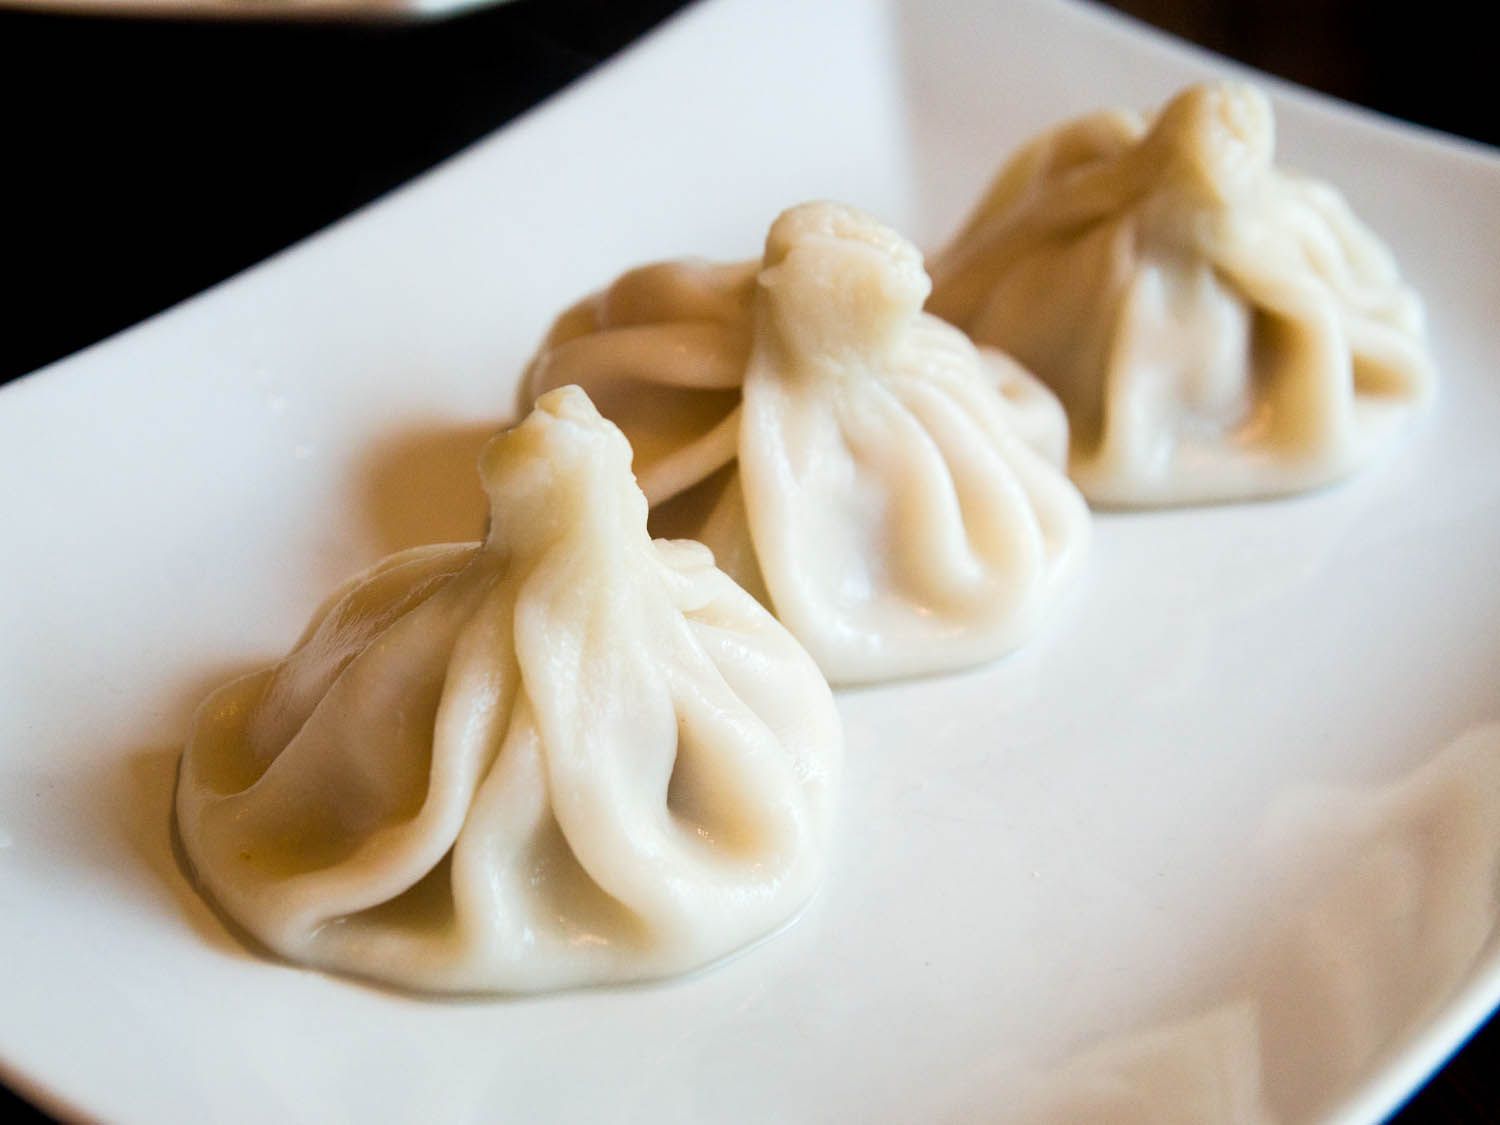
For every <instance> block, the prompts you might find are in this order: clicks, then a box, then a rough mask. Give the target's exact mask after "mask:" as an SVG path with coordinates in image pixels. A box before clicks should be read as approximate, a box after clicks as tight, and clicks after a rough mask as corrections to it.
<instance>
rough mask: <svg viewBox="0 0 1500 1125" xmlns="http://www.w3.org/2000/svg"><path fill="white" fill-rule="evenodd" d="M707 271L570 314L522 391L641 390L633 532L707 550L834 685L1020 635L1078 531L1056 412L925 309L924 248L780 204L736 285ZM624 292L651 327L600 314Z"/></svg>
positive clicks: (657, 275)
mask: <svg viewBox="0 0 1500 1125" xmlns="http://www.w3.org/2000/svg"><path fill="white" fill-rule="evenodd" d="M705 269H706V267H702V266H698V265H690V264H684V265H680V266H675V267H674V266H670V265H668V266H656V267H648V270H647V271H636V272H635V273H633V274H627V275H626V276H625V278H623V279H621V281H620V282H617V283H616V286H615V287H614V288H612V289H611V290H608V291H606V293H605V294H604V295H603V296H601V297H598V298H594V299H593V300H592V303H591V304H586V305H584V306H580V307H579V308H575V309H574V310H573V311H571V312H570V313H568V314H566V315H565V317H564V318H563V320H562V321H561V322H559V326H558V328H557V329H555V330H554V332H553V334H552V336H551V337H550V338H549V341H548V343H547V345H546V346H544V348H543V350H542V352H541V353H540V354H539V356H538V357H537V359H536V361H535V362H534V363H533V365H532V368H531V372H530V375H529V377H528V386H529V388H530V390H531V391H532V392H533V393H539V392H541V391H543V390H545V389H546V388H547V387H549V386H552V385H554V384H556V383H558V382H560V381H562V380H565V379H566V380H570V381H588V380H593V381H592V382H591V383H589V385H590V386H600V385H601V384H609V385H611V386H612V387H615V388H619V396H618V397H617V396H616V395H614V394H611V395H610V396H609V401H611V402H615V401H619V398H626V397H629V396H630V395H633V394H636V393H640V389H641V387H642V385H643V384H645V383H648V382H649V383H650V389H649V391H647V392H646V393H645V395H644V397H643V398H642V399H640V400H639V401H635V402H633V403H632V404H631V405H630V406H629V407H628V408H626V409H625V410H623V411H622V413H621V414H620V415H619V417H618V420H619V421H620V423H621V426H622V428H623V429H624V430H625V433H626V435H627V436H628V437H629V438H630V439H631V442H632V443H633V444H634V445H635V447H636V458H637V461H636V464H637V473H638V475H640V476H641V477H642V480H643V487H644V488H645V491H646V493H647V495H648V496H649V497H650V498H651V500H652V502H653V504H654V505H655V508H654V511H653V514H652V528H653V530H654V531H655V532H656V533H657V534H661V535H680V536H687V537H691V538H694V539H699V540H701V541H702V542H705V543H707V544H708V545H709V546H710V547H711V548H712V549H713V551H714V554H715V557H716V558H717V559H718V561H719V565H720V566H722V567H724V569H726V570H727V571H728V572H729V573H731V574H733V575H734V576H735V577H736V579H737V580H738V581H739V582H740V583H741V584H742V585H743V586H745V588H746V589H748V590H750V591H752V592H753V593H755V594H756V596H758V597H759V598H761V600H762V601H763V602H765V604H767V605H768V606H770V607H772V608H773V609H774V610H775V612H776V614H777V616H778V617H780V618H781V620H782V621H783V622H785V623H786V624H787V626H788V627H790V629H791V630H792V632H793V633H795V634H796V635H797V637H798V639H799V640H800V641H802V643H803V644H804V645H806V646H807V648H808V650H809V651H810V652H811V653H812V654H813V656H814V657H815V658H816V659H817V661H818V664H819V666H820V667H821V668H822V669H823V671H824V672H825V674H827V676H828V677H829V678H830V679H831V680H834V681H837V682H857V681H873V680H884V679H891V678H896V677H901V676H910V675H918V674H923V673H931V672H938V671H943V670H947V669H952V668H958V667H963V666H967V665H971V664H975V663H978V662H980V661H983V660H986V659H989V658H992V657H995V656H999V655H1001V654H1002V653H1004V652H1006V651H1008V650H1010V649H1012V648H1014V647H1015V646H1016V645H1018V644H1020V643H1021V642H1022V641H1023V640H1025V639H1026V637H1027V636H1029V635H1030V634H1031V633H1032V631H1033V630H1034V629H1035V627H1036V624H1037V622H1038V620H1039V619H1040V617H1041V616H1042V614H1043V613H1044V612H1045V610H1046V609H1047V608H1048V607H1049V606H1050V605H1051V604H1052V603H1053V602H1054V600H1055V597H1056V595H1057V594H1058V592H1059V591H1060V590H1061V589H1063V588H1064V587H1065V586H1066V584H1067V580H1068V579H1069V578H1070V577H1071V576H1072V575H1073V574H1075V573H1076V572H1077V570H1078V564H1079V561H1080V558H1081V556H1082V555H1083V554H1084V551H1085V547H1086V542H1087V538H1088V514H1087V510H1086V508H1085V506H1084V503H1083V500H1082V498H1081V497H1080V496H1079V495H1078V493H1077V491H1076V490H1075V489H1074V488H1073V486H1072V485H1071V484H1070V483H1069V482H1068V480H1067V479H1066V477H1065V476H1064V475H1063V474H1062V472H1061V471H1060V469H1059V467H1058V466H1060V465H1061V464H1062V462H1063V459H1064V457H1065V454H1066V448H1067V423H1066V419H1065V417H1064V415H1063V413H1062V410H1061V408H1060V406H1059V405H1058V404H1057V402H1056V399H1055V398H1054V397H1053V396H1052V395H1051V394H1050V393H1049V392H1048V391H1047V390H1046V389H1045V388H1044V387H1042V386H1041V385H1040V384H1039V383H1038V382H1037V381H1036V380H1035V379H1033V378H1032V377H1031V376H1030V375H1029V374H1028V373H1027V372H1025V371H1024V370H1023V369H1022V368H1021V367H1020V366H1019V365H1017V364H1016V363H1014V362H1013V361H1012V360H1010V359H1009V358H1008V357H1006V356H1004V355H1002V354H1001V353H999V352H995V351H991V350H984V349H977V348H975V347H974V345H973V344H971V343H970V342H969V341H968V340H967V339H966V338H965V337H964V335H963V334H962V333H961V332H958V331H957V330H955V329H954V328H952V327H951V326H950V325H948V324H945V323H943V322H942V321H940V320H938V319H937V318H935V317H932V316H928V315H926V314H924V313H923V312H922V302H923V300H924V299H925V297H926V296H927V292H928V287H929V285H928V280H927V275H926V274H925V273H924V272H923V268H922V260H921V256H920V254H919V253H918V252H917V250H916V249H915V247H913V246H912V245H911V244H910V243H908V242H907V241H906V240H904V239H903V238H901V237H900V236H899V235H897V234H896V233H895V232H894V231H891V230H890V229H889V228H887V227H884V226H882V225H881V224H880V223H878V222H877V221H876V220H874V219H873V218H871V217H870V216H868V215H866V214H864V213H862V212H859V211H857V210H855V209H853V208H850V207H845V206H842V205H839V204H832V203H810V204H804V205H802V206H800V207H795V208H793V209H791V210H790V211H787V212H786V213H785V214H783V215H782V216H781V217H780V218H779V219H777V221H776V223H775V225H774V226H773V227H772V229H771V232H770V235H769V237H768V239H767V243H766V252H765V257H764V260H763V261H762V262H760V263H757V264H756V266H755V267H754V268H749V267H717V268H716V270H717V272H713V273H707V272H704V271H705ZM653 271H654V272H653ZM643 278H650V279H652V280H653V283H654V288H653V290H652V293H653V300H652V301H651V302H650V303H649V319H650V322H651V328H650V330H649V333H648V332H644V331H642V330H641V328H640V325H641V322H642V321H643V320H644V319H646V318H645V317H642V316H641V315H639V313H638V312H635V313H633V315H632V316H631V317H630V318H629V319H628V320H626V319H625V318H622V317H619V316H616V315H611V314H609V310H612V309H613V308H615V307H616V306H617V305H623V306H627V307H630V308H632V309H633V310H638V309H639V308H640V307H641V304H642V303H639V302H635V301H625V300H621V299H620V298H619V297H618V296H617V294H619V293H620V292H621V291H622V290H624V291H627V292H630V293H638V292H641V291H642V290H643V288H644V287H643V286H642V284H641V281H642V279H643ZM668 278H669V279H670V282H668V281H667V280H665V279H668ZM705 279H707V280H705ZM709 283H713V284H714V285H716V286H717V287H716V288H711V286H710V284H709ZM710 292H711V293H712V297H711V299H710V298H709V297H706V296H705V294H706V293H710ZM580 309H586V310H590V311H588V312H587V313H586V314H582V313H580ZM584 315H586V316H587V317H588V320H587V322H586V323H585V321H584V319H583V317H584ZM580 327H581V331H579V330H578V329H580ZM643 347H649V350H643ZM695 404H696V405H697V406H701V408H702V409H701V411H699V412H697V413H695ZM684 417H688V418H693V419H695V423H694V425H692V426H684V425H682V423H681V419H683V418H684ZM705 435H709V436H705ZM664 465H671V466H673V469H672V471H670V472H668V471H664V470H663V468H662V466H664Z"/></svg>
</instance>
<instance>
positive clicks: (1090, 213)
mask: <svg viewBox="0 0 1500 1125" xmlns="http://www.w3.org/2000/svg"><path fill="white" fill-rule="evenodd" d="M1273 148H1274V123H1273V120H1272V115H1271V107H1270V104H1269V102H1268V101H1267V100H1266V98H1265V97H1264V96H1263V95H1262V94H1261V93H1260V92H1259V91H1257V90H1255V89H1253V88H1252V87H1249V86H1245V85H1241V84H1236V83H1218V84H1212V85H1203V86H1194V87H1192V88H1190V89H1188V90H1186V91H1184V92H1182V93H1181V94H1179V95H1178V96H1177V97H1176V98H1174V99H1173V100H1172V101H1171V102H1169V103H1168V104H1167V105H1166V106H1165V107H1164V108H1163V109H1162V110H1161V111H1160V112H1158V113H1157V114H1156V115H1155V116H1154V117H1145V116H1142V115H1139V114H1134V113H1125V112H1103V113H1097V114H1094V115H1092V116H1088V117H1084V118H1082V119H1080V120H1077V121H1074V122H1072V123H1070V124H1067V125H1064V126H1062V127H1061V128H1059V129H1056V130H1054V131H1052V132H1050V133H1047V134H1045V135H1043V136H1042V137H1040V138H1038V139H1037V140H1035V141H1033V142H1031V143H1030V144H1029V145H1027V146H1026V147H1024V148H1023V149H1021V151H1020V152H1019V153H1017V154H1016V155H1015V156H1014V157H1013V158H1012V159H1011V160H1010V161H1009V163H1007V164H1006V165H1005V167H1004V168H1003V169H1002V170H1001V172H1000V174H999V176H998V177H997V178H996V180H995V182H994V183H993V184H992V185H991V187H990V189H989V192H988V193H987V195H986V196H985V198H984V199H983V200H982V201H981V202H980V204H979V206H978V208H977V209H976V210H975V212H974V214H973V216H972V217H971V218H970V219H969V221H968V222H967V224H966V225H965V226H964V227H963V229H962V230H961V231H960V232H959V234H958V236H957V237H956V238H954V239H953V241H952V243H951V245H950V246H949V247H948V248H947V249H946V250H945V251H944V252H943V253H942V254H940V255H939V256H938V257H937V258H936V259H935V260H934V262H933V267H932V275H933V293H932V299H931V301H930V302H929V308H930V310H931V311H932V312H935V313H937V314H938V315H939V316H942V317H944V318H946V319H947V320H949V321H951V322H952V323H954V324H957V325H959V326H960V327H962V328H963V329H964V330H965V331H967V332H968V333H969V334H970V335H971V336H972V337H973V338H974V339H975V340H977V341H979V342H981V343H986V344H993V345H996V346H998V347H1002V348H1005V349H1006V350H1007V351H1009V352H1011V353H1012V354H1014V355H1015V356H1016V357H1017V358H1018V359H1020V361H1021V362H1022V363H1024V364H1026V365H1027V366H1028V367H1030V368H1031V369H1032V370H1033V371H1035V372H1036V373H1037V374H1038V375H1039V376H1040V377H1041V378H1042V379H1043V380H1045V381H1046V382H1047V383H1048V384H1049V385H1050V386H1051V387H1052V388H1053V390H1055V391H1056V392H1057V393H1058V395H1059V396H1060V397H1061V399H1062V402H1063V405H1064V406H1065V407H1066V409H1067V412H1068V418H1069V421H1070V423H1071V430H1072V433H1071V438H1072V444H1071V458H1070V472H1071V473H1072V476H1073V479H1074V480H1075V481H1077V482H1078V484H1079V485H1080V487H1081V488H1082V489H1083V491H1084V493H1085V494H1086V495H1087V496H1088V497H1089V499H1090V500H1092V501H1094V502H1096V503H1101V504H1109V505H1127V506H1128V505H1158V504H1177V503H1195V502H1206V501H1220V500H1236V499H1241V498H1247V497H1256V496H1270V495H1276V494H1281V493H1288V492H1296V491H1300V490H1304V489H1308V488H1313V487H1316V486H1318V485H1322V484H1325V483H1328V482H1330V481H1333V480H1336V479H1338V478H1340V477H1343V476H1345V475H1347V474H1348V473H1350V472H1352V471H1353V470H1354V469H1356V468H1357V467H1358V466H1359V465H1360V464H1361V463H1363V462H1364V461H1366V460H1367V459H1368V458H1369V457H1371V456H1372V455H1373V454H1374V453H1375V452H1376V451H1377V450H1378V449H1380V448H1381V447H1382V446H1383V445H1384V444H1386V443H1387V440H1388V439H1389V438H1390V437H1391V435H1392V434H1393V432H1394V431H1396V430H1397V429H1398V428H1399V427H1400V426H1401V424H1402V423H1403V422H1405V421H1406V420H1407V418H1408V417H1409V416H1410V415H1412V414H1413V412H1414V411H1415V409H1416V408H1418V407H1420V406H1422V405H1423V404H1424V403H1425V402H1426V401H1427V400H1428V399H1429V398H1430V396H1431V394H1432V391H1433V382H1434V375H1433V369H1432V364H1431V361H1430V359H1429V357H1428V353H1427V346H1426V342H1425V339H1424V327H1423V314H1422V308H1421V304H1420V302H1419V301H1418V299H1417V297H1416V296H1415V295H1414V294H1413V293H1412V291H1411V290H1410V289H1408V288H1407V287H1406V286H1405V285H1404V284H1403V283H1402V281H1401V278H1400V275H1399V273H1398V272H1397V269H1396V265H1395V262H1394V260H1393V259H1392V257H1391V254H1390V252H1389V251H1388V250H1387V249H1386V248H1385V246H1383V245H1382V244H1381V243H1380V242H1379V241H1378V240H1377V239H1376V237H1375V236H1374V235H1373V234H1372V233H1371V232H1370V231H1369V230H1368V229H1367V228H1366V227H1365V226H1363V225H1362V224H1361V223H1360V222H1359V220H1358V219H1356V218H1355V216H1354V215H1353V213H1352V212H1351V211H1350V209H1349V207H1348V205H1347V204H1346V203H1345V202H1344V200H1343V198H1342V197H1341V196H1340V195H1339V194H1338V193H1337V192H1336V191H1335V190H1334V189H1333V188H1331V187H1329V186H1328V185H1326V184H1323V183H1319V182H1316V181H1313V180H1309V179H1304V178H1302V177H1300V176H1297V175H1294V174H1292V173H1290V172H1286V171H1284V170H1282V169H1279V168H1277V167H1275V166H1274V165H1273V163H1272V157H1273V155H1274V153H1273Z"/></svg>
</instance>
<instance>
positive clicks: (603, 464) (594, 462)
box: [479, 386, 646, 555]
mask: <svg viewBox="0 0 1500 1125" xmlns="http://www.w3.org/2000/svg"><path fill="white" fill-rule="evenodd" d="M630 458H631V452H630V443H629V442H628V441H626V439H625V435H624V434H622V433H621V432H620V430H619V428H618V427H616V426H615V425H614V423H612V422H610V421H608V420H607V419H606V418H604V417H603V416H602V415H601V414H600V413H599V411H598V410H597V409H595V407H594V404H593V402H591V401H590V399H589V396H588V395H587V394H586V393H585V392H584V391H583V390H582V389H581V388H579V387H575V386H566V387H558V388H557V389H556V390H554V391H548V392H547V393H546V394H544V395H542V396H541V397H540V398H539V399H537V400H536V407H535V409H533V410H532V412H531V413H530V414H529V415H528V416H527V417H526V419H525V420H524V421H522V422H521V423H520V424H519V425H517V426H514V427H512V428H511V429H509V430H506V431H504V432H503V433H500V434H497V435H496V436H495V437H493V438H491V439H490V442H489V444H488V445H486V446H485V447H484V452H483V453H481V454H480V457H479V475H480V479H481V480H482V481H483V483H484V488H485V492H486V493H487V494H488V495H489V498H490V507H491V512H490V532H489V540H488V546H489V547H491V548H492V549H493V548H498V549H500V550H502V551H503V552H505V553H512V554H523V555H530V554H533V553H535V552H536V551H538V550H540V549H543V548H545V547H546V546H547V545H548V544H550V543H551V542H552V541H553V540H554V539H556V538H557V537H558V536H559V535H560V534H562V533H563V531H564V529H566V528H570V527H576V526H578V525H579V523H580V522H581V521H580V517H581V516H582V515H584V514H588V513H593V514H595V515H597V516H598V517H600V518H604V519H608V520H611V521H616V520H624V521H627V522H634V523H640V524H642V525H644V523H645V518H646V498H645V497H644V496H642V495H641V492H640V489H638V488H636V487H635V481H634V478H633V477H632V476H631V474H630ZM585 522H586V521H585Z"/></svg>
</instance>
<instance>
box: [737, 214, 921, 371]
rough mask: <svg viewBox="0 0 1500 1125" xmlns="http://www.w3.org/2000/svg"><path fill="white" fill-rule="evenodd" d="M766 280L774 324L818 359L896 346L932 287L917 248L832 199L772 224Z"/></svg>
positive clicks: (793, 345) (791, 344) (793, 347)
mask: <svg viewBox="0 0 1500 1125" xmlns="http://www.w3.org/2000/svg"><path fill="white" fill-rule="evenodd" d="M759 281H760V286H761V289H762V292H763V293H764V294H765V296H766V305H765V308H766V311H767V315H768V317H769V320H770V327H771V328H772V329H773V331H774V332H775V334H776V335H777V336H778V337H779V339H780V341H781V343H782V344H783V345H784V346H785V347H786V348H787V349H788V350H789V351H790V352H791V353H792V354H793V355H794V356H796V357H797V358H798V359H799V360H806V361H809V362H813V363H816V362H817V361H818V360H819V359H823V360H830V361H835V362H838V363H847V362H848V361H849V360H850V359H851V358H852V357H853V356H855V355H859V354H865V355H870V354H880V353H882V352H884V351H888V350H889V349H891V348H892V347H894V346H896V344H897V343H898V342H899V341H900V340H901V339H902V337H903V335H904V334H905V333H906V331H907V330H908V329H909V326H910V324H911V322H912V320H913V319H914V318H915V317H916V316H917V315H918V314H919V313H920V312H921V310H922V305H923V303H924V302H925V301H926V300H927V295H928V293H929V292H931V289H932V283H931V281H930V280H929V279H928V277H927V273H926V271H925V270H924V269H923V266H922V254H921V252H920V251H919V250H918V249H917V248H916V247H915V246H913V245H912V244H911V243H910V242H908V241H907V240H906V239H904V238H902V237H901V236H900V235H899V234H897V233H896V232H895V231H893V230H891V228H889V227H887V226H885V225H884V224H883V223H881V222H880V221H879V220H877V219H875V218H874V217H873V216H871V215H869V214H867V213H865V212H864V211H861V210H859V209H858V208H855V207H850V206H847V205H845V204H841V203H826V202H817V203H804V204H802V205H801V206H798V207H793V208H791V209H790V210H788V211H785V212H783V213H782V215H781V216H780V217H779V218H778V219H777V220H776V222H775V223H774V224H772V226H771V231H770V233H769V234H768V235H767V237H766V253H765V259H764V268H763V269H762V270H761V272H760V278H759Z"/></svg>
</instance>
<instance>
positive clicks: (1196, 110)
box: [1140, 82, 1276, 203]
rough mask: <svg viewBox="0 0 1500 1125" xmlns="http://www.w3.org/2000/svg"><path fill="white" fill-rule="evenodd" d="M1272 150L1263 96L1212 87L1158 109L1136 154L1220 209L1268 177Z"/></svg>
mask: <svg viewBox="0 0 1500 1125" xmlns="http://www.w3.org/2000/svg"><path fill="white" fill-rule="evenodd" d="M1275 150H1276V123H1275V118H1274V116H1273V115H1272V112H1271V103H1270V102H1269V101H1268V100H1267V98H1266V96H1265V95H1264V94H1263V93H1261V92H1260V91H1259V90H1257V89H1256V88H1255V87H1253V86H1247V85H1245V84H1244V83H1242V82H1212V83H1205V84H1203V85H1199V86H1190V87H1189V88H1188V89H1186V90H1184V91H1183V92H1182V93H1180V94H1178V95H1177V96H1176V97H1175V98H1173V99H1172V100H1171V101H1170V102H1168V103H1167V104H1166V105H1165V106H1163V107H1162V110H1161V112H1160V113H1159V114H1157V117H1156V120H1155V122H1154V123H1153V124H1152V126H1151V133H1150V135H1149V136H1148V137H1147V138H1146V141H1145V143H1144V144H1143V145H1142V146H1141V149H1140V152H1141V154H1142V155H1143V157H1145V158H1146V159H1147V161H1148V162H1155V161H1162V162H1163V165H1164V167H1165V170H1166V174H1167V175H1169V176H1171V177H1173V178H1174V179H1175V180H1176V181H1177V182H1179V183H1181V184H1184V185H1186V186H1188V187H1189V189H1190V190H1192V191H1193V192H1194V193H1195V194H1198V195H1201V196H1203V197H1206V199H1207V200H1208V201H1210V202H1213V203H1225V202H1228V201H1230V200H1232V199H1234V198H1236V197H1238V196H1240V195H1242V194H1243V191H1244V189H1245V187H1246V185H1248V184H1251V183H1253V182H1254V181H1255V180H1256V179H1258V178H1259V177H1261V176H1263V175H1265V174H1266V173H1268V172H1269V171H1270V169H1271V166H1272V165H1271V162H1272V158H1273V157H1274V156H1275Z"/></svg>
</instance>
